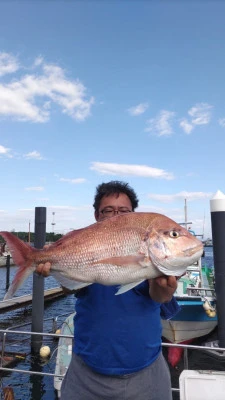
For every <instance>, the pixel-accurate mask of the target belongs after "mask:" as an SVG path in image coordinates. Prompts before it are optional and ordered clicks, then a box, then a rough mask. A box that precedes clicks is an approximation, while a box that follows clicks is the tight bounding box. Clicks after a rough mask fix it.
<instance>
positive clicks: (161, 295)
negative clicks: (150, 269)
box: [148, 276, 177, 303]
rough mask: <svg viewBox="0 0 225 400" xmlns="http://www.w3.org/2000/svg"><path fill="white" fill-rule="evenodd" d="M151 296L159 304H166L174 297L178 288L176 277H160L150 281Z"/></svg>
mask: <svg viewBox="0 0 225 400" xmlns="http://www.w3.org/2000/svg"><path fill="white" fill-rule="evenodd" d="M148 282H149V295H150V296H151V298H152V299H153V300H154V301H157V302H158V303H166V302H167V301H170V300H171V299H172V297H173V294H174V292H175V291H176V288H177V279H176V277H175V276H160V277H158V278H155V279H149V281H148Z"/></svg>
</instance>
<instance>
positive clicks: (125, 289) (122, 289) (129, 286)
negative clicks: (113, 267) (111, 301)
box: [115, 279, 145, 296]
mask: <svg viewBox="0 0 225 400" xmlns="http://www.w3.org/2000/svg"><path fill="white" fill-rule="evenodd" d="M144 280H145V279H142V280H141V281H139V282H132V283H126V285H121V286H120V287H119V289H118V290H117V292H116V293H115V296H117V295H118V294H122V293H125V292H128V290H131V289H133V288H134V287H135V286H137V285H140V283H142V282H144Z"/></svg>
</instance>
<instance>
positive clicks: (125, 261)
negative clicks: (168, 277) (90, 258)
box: [93, 254, 145, 267]
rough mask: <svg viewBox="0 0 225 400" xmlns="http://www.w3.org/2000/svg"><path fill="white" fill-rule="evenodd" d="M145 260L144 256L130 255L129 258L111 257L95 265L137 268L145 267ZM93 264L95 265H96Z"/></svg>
mask: <svg viewBox="0 0 225 400" xmlns="http://www.w3.org/2000/svg"><path fill="white" fill-rule="evenodd" d="M144 260H145V256H144V254H138V255H137V256H135V255H128V256H121V257H109V258H104V259H103V260H98V261H96V262H95V263H94V264H112V265H117V266H121V267H123V266H127V265H129V266H131V265H133V266H135V267H143V266H145V264H144V263H143V262H144ZM94 264H93V265H94Z"/></svg>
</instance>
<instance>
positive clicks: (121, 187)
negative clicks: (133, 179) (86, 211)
mask: <svg viewBox="0 0 225 400" xmlns="http://www.w3.org/2000/svg"><path fill="white" fill-rule="evenodd" d="M120 193H124V194H126V195H127V197H129V199H130V201H131V205H132V211H134V210H135V208H137V206H138V198H137V195H136V193H135V191H134V189H132V187H130V186H129V184H128V183H126V182H122V181H110V182H107V183H104V182H103V183H101V184H100V185H98V186H97V187H96V193H95V197H94V204H93V207H94V209H95V211H96V212H98V210H99V206H100V202H101V200H102V198H103V197H104V196H106V197H107V196H110V195H112V194H117V195H118V196H119V194H120Z"/></svg>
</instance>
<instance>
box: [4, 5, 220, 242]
mask: <svg viewBox="0 0 225 400" xmlns="http://www.w3.org/2000/svg"><path fill="white" fill-rule="evenodd" d="M224 15H225V3H224V2H222V1H215V0H214V1H203V0H202V1H198V0H196V1H185V0H184V1H156V0H155V1H154V0H152V1H150V0H149V1H135V0H133V1H125V0H121V1H107V0H106V1H103V0H101V1H83V2H80V1H75V0H74V1H38V0H36V1H33V2H27V1H19V2H14V1H11V2H7V1H1V2H0V166H1V196H0V228H1V230H9V231H10V230H13V229H15V230H16V231H17V230H21V231H22V230H28V226H29V221H30V223H31V229H32V230H33V226H34V209H35V207H38V206H44V207H47V230H48V231H51V230H52V225H51V223H52V222H53V213H55V214H54V222H55V227H54V229H55V232H61V233H66V232H68V231H69V230H70V229H76V228H79V227H83V226H86V225H88V224H90V223H92V222H93V221H94V219H93V207H92V203H93V196H94V193H95V187H96V186H97V185H98V184H99V183H101V182H103V181H104V182H106V181H109V180H112V179H116V180H124V181H127V182H129V183H130V184H131V186H133V187H134V188H135V190H136V191H137V193H138V197H139V200H140V207H139V208H138V210H139V211H154V212H160V213H163V214H166V215H168V216H169V217H171V218H173V219H175V220H176V221H177V222H182V221H184V199H185V198H186V199H187V205H188V220H189V221H191V222H192V229H193V230H195V232H196V233H198V234H202V233H204V235H205V237H208V236H211V228H210V199H211V198H212V196H213V195H214V194H215V192H216V191H217V190H221V191H222V192H225V178H224V174H225V146H224V145H225V140H224V136H225V81H224V71H225V51H224V50H225V24H224Z"/></svg>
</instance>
